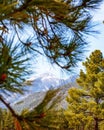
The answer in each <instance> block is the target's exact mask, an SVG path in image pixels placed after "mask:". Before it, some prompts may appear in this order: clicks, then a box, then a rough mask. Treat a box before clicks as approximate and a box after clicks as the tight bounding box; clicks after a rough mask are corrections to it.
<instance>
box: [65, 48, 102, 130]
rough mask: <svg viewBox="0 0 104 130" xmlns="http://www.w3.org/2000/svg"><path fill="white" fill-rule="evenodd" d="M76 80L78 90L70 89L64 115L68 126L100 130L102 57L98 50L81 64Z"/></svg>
mask: <svg viewBox="0 0 104 130" xmlns="http://www.w3.org/2000/svg"><path fill="white" fill-rule="evenodd" d="M83 66H84V67H85V71H83V70H81V71H80V76H79V78H78V79H77V83H78V84H79V88H74V87H73V88H71V89H70V90H69V96H68V97H67V101H68V103H69V107H68V109H67V110H66V112H65V114H66V117H67V119H68V120H69V126H72V127H73V128H75V127H76V128H79V127H80V129H81V128H82V129H85V130H93V129H94V130H102V128H101V129H100V127H101V124H102V125H103V123H104V57H103V54H102V52H101V51H100V50H95V51H94V52H92V54H91V55H90V57H89V58H87V59H86V61H85V62H84V63H83Z"/></svg>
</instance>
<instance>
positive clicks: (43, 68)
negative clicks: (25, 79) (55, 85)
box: [34, 2, 104, 78]
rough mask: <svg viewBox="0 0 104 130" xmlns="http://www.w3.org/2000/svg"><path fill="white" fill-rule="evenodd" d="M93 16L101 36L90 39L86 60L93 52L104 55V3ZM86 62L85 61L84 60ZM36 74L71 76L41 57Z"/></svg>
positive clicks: (76, 69)
mask: <svg viewBox="0 0 104 130" xmlns="http://www.w3.org/2000/svg"><path fill="white" fill-rule="evenodd" d="M92 15H93V22H96V23H98V25H97V26H96V27H95V29H96V30H98V31H99V34H95V35H93V36H89V37H88V41H89V46H88V47H87V48H86V49H87V50H88V51H87V52H85V53H84V55H85V58H86V57H89V55H90V54H91V52H92V51H94V50H96V49H99V50H101V51H102V52H103V54H104V24H103V21H104V2H103V3H102V4H101V6H100V7H99V9H97V10H94V11H93V12H92ZM84 60H85V59H84ZM81 64H82V63H81V62H80V63H79V64H78V67H77V68H75V71H76V72H77V73H78V72H79V70H80V68H82V66H81ZM34 71H35V74H36V75H37V74H42V73H47V72H48V73H53V74H54V75H55V76H56V77H58V78H67V77H68V76H70V74H66V73H64V72H62V70H60V69H59V68H58V67H57V66H52V65H50V63H48V62H47V60H46V59H45V58H44V57H40V58H39V61H38V64H36V65H35V70H34Z"/></svg>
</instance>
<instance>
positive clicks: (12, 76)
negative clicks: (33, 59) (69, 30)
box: [0, 38, 29, 93]
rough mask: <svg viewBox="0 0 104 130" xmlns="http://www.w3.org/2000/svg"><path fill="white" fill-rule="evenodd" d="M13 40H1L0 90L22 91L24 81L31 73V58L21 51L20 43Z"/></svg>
mask: <svg viewBox="0 0 104 130" xmlns="http://www.w3.org/2000/svg"><path fill="white" fill-rule="evenodd" d="M13 40H14V38H13V39H12V38H11V39H10V40H9V41H5V42H3V41H1V42H0V91H3V92H5V93H6V91H5V90H8V91H10V92H21V93H22V89H23V87H22V83H23V81H24V80H25V79H26V75H27V74H29V72H28V67H29V65H28V64H27V61H28V60H29V59H28V58H26V56H25V54H23V53H22V52H21V51H20V46H19V44H15V45H14V44H13Z"/></svg>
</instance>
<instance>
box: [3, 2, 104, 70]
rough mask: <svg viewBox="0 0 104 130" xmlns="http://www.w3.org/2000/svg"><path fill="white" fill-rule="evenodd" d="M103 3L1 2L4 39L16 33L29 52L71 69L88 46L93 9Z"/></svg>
mask: <svg viewBox="0 0 104 130" xmlns="http://www.w3.org/2000/svg"><path fill="white" fill-rule="evenodd" d="M101 1H102V0H87V1H85V0H82V1H80V0H78V2H75V1H74V0H31V1H30V0H18V1H17V0H5V1H1V2H0V36H1V37H3V35H5V34H7V35H9V33H10V32H11V31H12V32H15V33H16V36H17V38H18V40H19V41H20V44H22V45H23V46H24V48H25V51H26V50H29V52H30V53H32V54H33V52H36V53H37V54H38V53H39V54H42V55H44V54H45V55H46V56H47V57H48V59H50V61H51V62H52V63H55V64H57V65H58V66H60V67H61V68H63V69H65V70H70V67H74V66H75V65H76V64H77V61H79V60H81V59H82V57H81V53H83V50H84V47H85V45H86V44H87V41H86V40H85V38H86V36H87V35H86V34H88V33H89V32H90V28H91V26H92V25H91V18H92V16H91V14H90V9H91V10H93V9H96V8H97V6H98V5H99V4H100V3H101ZM28 30H31V31H30V32H29V31H28ZM21 36H22V37H25V40H24V39H23V38H22V37H21Z"/></svg>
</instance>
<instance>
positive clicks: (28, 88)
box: [4, 73, 76, 111]
mask: <svg viewBox="0 0 104 130" xmlns="http://www.w3.org/2000/svg"><path fill="white" fill-rule="evenodd" d="M75 80H76V76H75V75H74V76H73V75H72V76H70V77H69V78H68V79H66V80H65V79H59V78H56V77H55V76H54V75H52V74H51V73H45V74H41V75H39V76H34V77H31V78H30V79H28V80H26V81H25V82H24V84H23V87H24V89H25V93H24V95H20V94H15V93H14V94H10V93H9V95H6V100H7V101H8V102H10V104H11V106H13V107H14V106H16V107H15V109H18V110H19V111H22V110H23V109H24V108H27V109H33V108H34V107H36V106H37V105H39V103H41V102H42V100H43V99H44V98H45V96H46V94H47V92H48V91H49V90H56V91H57V90H58V91H60V93H64V94H65V93H67V89H69V88H70V87H71V86H73V85H74V84H75ZM63 86H64V87H63ZM58 93H59V92H58ZM58 93H57V94H58ZM57 94H56V95H57ZM53 95H54V94H53ZM59 95H60V94H59ZM65 95H66V94H65ZM60 96H63V95H62V94H61V95H60ZM4 97H5V95H4ZM50 100H51V99H50ZM17 106H18V107H17Z"/></svg>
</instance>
